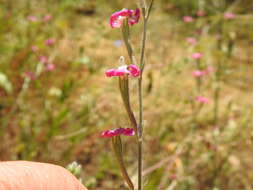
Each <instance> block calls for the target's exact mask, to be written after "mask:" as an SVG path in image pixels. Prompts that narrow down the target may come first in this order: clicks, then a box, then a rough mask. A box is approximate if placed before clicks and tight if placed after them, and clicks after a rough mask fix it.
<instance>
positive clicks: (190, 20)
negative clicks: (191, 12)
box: [183, 16, 194, 23]
mask: <svg viewBox="0 0 253 190" xmlns="http://www.w3.org/2000/svg"><path fill="white" fill-rule="evenodd" d="M183 21H184V22H186V23H190V22H193V21H194V19H193V17H191V16H184V17H183Z"/></svg>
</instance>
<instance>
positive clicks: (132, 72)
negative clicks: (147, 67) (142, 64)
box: [128, 65, 141, 77]
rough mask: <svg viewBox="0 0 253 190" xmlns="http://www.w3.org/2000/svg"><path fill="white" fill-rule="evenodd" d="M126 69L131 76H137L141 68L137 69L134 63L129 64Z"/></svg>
mask: <svg viewBox="0 0 253 190" xmlns="http://www.w3.org/2000/svg"><path fill="white" fill-rule="evenodd" d="M128 70H129V72H130V75H131V76H133V77H138V76H140V73H141V70H140V69H139V67H138V66H136V65H129V66H128Z"/></svg>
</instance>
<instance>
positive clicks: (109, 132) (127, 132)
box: [101, 128, 135, 138]
mask: <svg viewBox="0 0 253 190" xmlns="http://www.w3.org/2000/svg"><path fill="white" fill-rule="evenodd" d="M118 135H125V136H134V135H135V131H134V129H132V128H117V129H111V130H107V131H104V132H102V134H101V137H104V138H111V137H114V136H118Z"/></svg>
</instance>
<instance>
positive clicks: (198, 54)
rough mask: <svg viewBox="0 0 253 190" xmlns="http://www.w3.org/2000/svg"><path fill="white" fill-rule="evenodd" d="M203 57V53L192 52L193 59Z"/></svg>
mask: <svg viewBox="0 0 253 190" xmlns="http://www.w3.org/2000/svg"><path fill="white" fill-rule="evenodd" d="M201 57H203V53H199V52H196V53H194V54H192V59H200V58H201Z"/></svg>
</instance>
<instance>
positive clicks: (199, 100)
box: [196, 96, 209, 104]
mask: <svg viewBox="0 0 253 190" xmlns="http://www.w3.org/2000/svg"><path fill="white" fill-rule="evenodd" d="M196 101H198V102H200V103H203V104H207V103H209V99H208V98H206V97H204V96H197V97H196Z"/></svg>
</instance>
